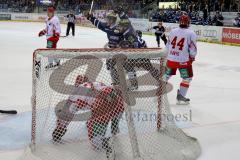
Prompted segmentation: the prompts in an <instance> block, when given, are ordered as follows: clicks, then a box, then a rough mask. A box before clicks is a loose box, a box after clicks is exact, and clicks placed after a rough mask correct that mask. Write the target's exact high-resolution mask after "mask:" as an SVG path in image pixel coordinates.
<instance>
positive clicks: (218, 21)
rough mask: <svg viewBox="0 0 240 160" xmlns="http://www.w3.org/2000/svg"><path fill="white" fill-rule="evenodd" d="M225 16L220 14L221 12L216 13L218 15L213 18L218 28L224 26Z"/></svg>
mask: <svg viewBox="0 0 240 160" xmlns="http://www.w3.org/2000/svg"><path fill="white" fill-rule="evenodd" d="M223 20H224V18H223V16H222V14H220V12H219V11H217V12H216V15H215V16H214V18H213V22H214V23H215V25H216V26H223Z"/></svg>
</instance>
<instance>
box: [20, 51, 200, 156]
mask: <svg viewBox="0 0 240 160" xmlns="http://www.w3.org/2000/svg"><path fill="white" fill-rule="evenodd" d="M33 63H34V64H33V96H32V143H31V145H30V147H29V148H30V149H28V150H26V152H25V154H24V155H23V157H22V159H25V160H28V159H38V160H133V159H144V160H194V159H197V157H198V156H199V155H200V152H201V149H200V146H199V143H198V141H197V139H195V138H192V137H190V136H187V135H186V134H185V133H184V132H183V131H182V130H181V129H179V128H177V127H176V125H175V122H174V121H169V120H167V119H166V116H167V115H170V114H171V111H170V108H169V104H168V100H167V93H168V92H170V91H171V89H172V86H171V85H170V84H168V83H166V82H164V81H163V80H162V77H163V74H164V68H165V67H164V65H165V56H164V53H163V51H162V50H161V49H118V50H117V49H114V50H105V49H60V50H49V49H43V50H36V51H35V53H34V56H33Z"/></svg>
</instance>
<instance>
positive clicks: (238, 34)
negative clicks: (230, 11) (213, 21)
mask: <svg viewBox="0 0 240 160" xmlns="http://www.w3.org/2000/svg"><path fill="white" fill-rule="evenodd" d="M222 42H223V43H234V44H240V29H238V28H223V32H222Z"/></svg>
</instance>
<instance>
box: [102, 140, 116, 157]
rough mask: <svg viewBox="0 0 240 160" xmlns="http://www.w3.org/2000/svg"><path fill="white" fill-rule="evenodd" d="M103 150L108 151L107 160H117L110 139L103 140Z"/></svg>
mask: <svg viewBox="0 0 240 160" xmlns="http://www.w3.org/2000/svg"><path fill="white" fill-rule="evenodd" d="M103 149H105V151H106V156H107V160H115V158H116V155H115V152H114V148H113V144H112V141H111V138H110V137H108V138H104V139H103Z"/></svg>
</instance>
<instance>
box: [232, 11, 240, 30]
mask: <svg viewBox="0 0 240 160" xmlns="http://www.w3.org/2000/svg"><path fill="white" fill-rule="evenodd" d="M237 15H238V16H237V17H236V18H235V19H234V23H233V25H234V26H236V27H240V13H238V14H237Z"/></svg>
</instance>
